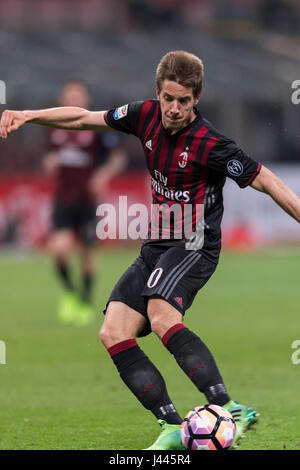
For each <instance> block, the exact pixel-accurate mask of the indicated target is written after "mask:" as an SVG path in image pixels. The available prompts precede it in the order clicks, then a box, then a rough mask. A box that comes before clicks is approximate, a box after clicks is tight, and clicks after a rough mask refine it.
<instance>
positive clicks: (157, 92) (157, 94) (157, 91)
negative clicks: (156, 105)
mask: <svg viewBox="0 0 300 470" xmlns="http://www.w3.org/2000/svg"><path fill="white" fill-rule="evenodd" d="M159 93H160V92H159V89H158V87H156V98H157V99H158V100H159Z"/></svg>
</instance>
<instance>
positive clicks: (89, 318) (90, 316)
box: [73, 301, 95, 326]
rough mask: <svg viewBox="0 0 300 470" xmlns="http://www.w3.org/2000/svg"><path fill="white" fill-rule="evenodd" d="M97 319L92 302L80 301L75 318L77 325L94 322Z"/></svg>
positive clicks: (74, 322)
mask: <svg viewBox="0 0 300 470" xmlns="http://www.w3.org/2000/svg"><path fill="white" fill-rule="evenodd" d="M94 319H95V311H94V309H93V307H92V305H91V304H89V303H86V302H82V301H81V302H79V305H78V309H77V311H76V315H75V317H74V319H73V324H74V325H75V326H86V325H89V324H90V323H92V322H93V321H94Z"/></svg>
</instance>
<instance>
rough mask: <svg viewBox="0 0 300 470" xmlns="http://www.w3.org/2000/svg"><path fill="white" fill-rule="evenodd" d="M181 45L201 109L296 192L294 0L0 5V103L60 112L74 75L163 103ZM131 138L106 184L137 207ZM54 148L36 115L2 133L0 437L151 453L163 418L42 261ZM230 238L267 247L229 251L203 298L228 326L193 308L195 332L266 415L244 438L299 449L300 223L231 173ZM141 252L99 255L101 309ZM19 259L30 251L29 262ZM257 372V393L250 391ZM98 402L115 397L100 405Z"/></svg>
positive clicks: (110, 197)
mask: <svg viewBox="0 0 300 470" xmlns="http://www.w3.org/2000/svg"><path fill="white" fill-rule="evenodd" d="M173 49H186V50H188V51H190V52H193V53H195V54H197V55H199V56H200V57H201V58H202V59H203V61H204V64H205V82H204V89H203V95H202V98H201V108H202V112H203V114H204V115H205V116H206V117H207V118H208V119H209V120H210V121H211V122H212V123H214V124H215V125H216V127H218V128H219V129H220V130H221V131H223V132H224V133H225V134H228V135H229V136H231V137H233V138H234V139H235V140H236V141H237V142H238V143H239V144H240V145H241V146H242V148H243V149H244V150H245V151H246V152H247V153H248V154H249V155H250V156H252V157H253V158H255V159H256V160H258V161H260V162H261V163H262V164H265V165H266V166H268V167H269V168H270V169H272V170H274V172H275V173H276V174H277V175H278V176H280V177H281V178H282V179H283V181H284V182H286V184H288V185H289V186H290V187H291V188H292V189H293V190H294V191H295V192H296V193H297V194H298V195H299V196H300V177H299V176H300V161H299V155H300V132H299V109H300V105H299V106H297V105H295V104H293V103H292V100H291V95H292V92H293V90H292V88H291V85H292V83H293V81H294V80H297V79H300V67H299V59H300V4H299V2H298V1H297V0H227V1H226V2H225V1H222V0H186V1H181V0H123V1H122V0H72V2H70V1H68V0H26V1H25V0H7V1H6V0H0V50H1V52H0V58H1V60H0V64H1V67H0V80H3V81H4V82H5V83H6V87H7V96H6V104H5V105H4V104H3V105H0V111H2V110H3V109H5V108H8V109H39V108H44V107H52V106H55V105H56V102H57V101H56V100H57V96H58V93H59V91H60V89H61V87H62V85H63V84H64V82H65V81H66V80H68V79H70V78H76V79H81V80H84V81H85V82H86V83H87V84H88V86H89V87H90V90H91V94H92V97H93V107H92V108H93V109H94V110H97V109H106V108H109V107H112V106H114V105H117V104H120V105H122V104H125V103H127V102H130V101H134V100H143V99H146V98H152V97H154V95H155V89H154V74H155V67H156V65H157V63H158V61H159V59H160V58H161V56H162V55H163V54H164V53H166V52H167V51H169V50H173ZM123 143H124V146H125V148H126V149H127V152H128V155H129V165H128V167H127V169H126V174H125V175H122V176H120V177H119V178H117V179H116V180H115V181H114V182H113V184H112V185H111V187H110V190H109V191H108V193H107V202H115V201H116V200H117V198H118V196H119V194H127V195H128V196H129V201H130V202H133V201H134V202H145V201H146V202H149V189H148V176H147V174H146V173H145V164H144V156H143V154H142V149H141V147H140V145H139V143H138V142H137V141H136V139H135V138H134V137H127V136H124V140H123ZM45 145H46V131H45V129H43V128H41V127H39V126H34V125H32V126H31V125H28V126H25V128H23V129H21V131H19V132H17V133H16V134H14V135H13V136H12V137H10V138H9V139H8V140H6V141H2V142H0V250H1V252H0V260H1V264H2V266H3V270H2V274H1V291H2V313H1V320H0V322H1V323H0V339H3V340H5V341H6V343H7V345H8V346H7V347H8V350H7V362H8V364H11V367H8V366H7V367H6V368H5V367H4V366H3V367H2V366H1V365H0V368H1V370H0V372H1V374H2V378H1V380H2V385H3V387H1V392H0V393H1V404H2V409H1V425H2V429H7V430H8V432H7V433H4V434H1V436H0V447H1V448H2V449H3V448H58V447H59V448H99V446H100V448H102V449H105V448H106V449H114V448H116V445H119V446H120V447H119V448H125V449H126V448H127V449H128V448H142V446H145V445H146V444H149V443H150V442H151V440H153V437H154V436H155V433H156V432H157V430H156V427H155V423H153V420H151V419H150V417H148V416H147V417H146V418H145V413H144V411H143V410H140V408H138V405H136V403H135V400H134V398H132V400H131V397H129V396H128V393H127V392H126V391H124V389H123V388H121V384H120V383H119V379H118V378H117V375H116V373H114V371H112V368H111V365H110V362H109V359H108V358H107V357H106V356H105V354H106V353H105V351H104V352H103V351H102V349H103V348H102V349H101V354H102V355H101V359H100V364H101V366H102V367H101V369H99V363H98V357H99V345H98V341H97V338H96V336H97V335H96V334H95V328H94V327H93V329H90V328H87V329H83V330H81V331H78V330H76V331H75V329H64V328H62V327H61V326H60V325H57V324H56V319H55V312H54V310H55V298H56V297H57V295H58V294H57V291H58V286H57V283H55V280H54V276H53V275H52V274H53V273H52V267H51V265H50V261H48V259H47V258H45V257H44V256H43V255H36V253H37V252H38V253H39V250H40V249H43V246H44V242H45V239H46V237H47V233H48V231H49V219H50V211H51V201H52V194H53V190H54V186H53V181H52V180H51V179H49V176H47V175H46V174H45V173H44V171H43V167H42V161H41V160H42V158H41V157H42V156H43V155H44V153H45ZM223 241H224V245H225V247H227V248H231V249H234V250H246V251H248V250H249V249H251V250H254V249H261V248H263V249H265V248H267V250H266V252H265V253H264V254H263V253H262V250H261V251H260V253H259V254H258V255H257V254H256V253H254V254H253V255H252V252H251V253H249V254H247V253H246V254H245V253H244V254H242V253H240V254H233V255H228V254H225V256H224V264H223V265H222V264H221V265H222V266H221V267H220V268H219V269H220V270H219V271H218V272H217V274H216V277H215V280H214V281H212V284H210V285H209V286H208V288H207V290H205V292H204V294H203V296H202V297H201V302H200V300H198V301H197V302H196V303H195V306H194V307H193V308H194V309H196V310H197V309H200V310H201V308H204V311H210V310H211V311H213V312H214V313H218V314H219V316H218V317H216V318H218V322H219V323H218V325H219V328H216V329H215V328H214V327H213V326H212V324H211V321H210V320H209V319H207V318H205V320H204V319H203V316H202V317H201V318H200V315H199V316H198V317H197V315H196V316H193V317H191V318H193V319H191V322H192V326H193V325H194V326H195V328H196V329H197V328H199V329H201V328H202V329H203V325H204V330H205V334H204V337H205V335H206V334H207V332H208V333H209V334H208V337H209V344H212V345H214V349H213V350H214V352H215V353H216V354H217V358H220V362H221V366H222V370H223V371H224V374H225V376H226V377H227V378H228V381H229V382H230V383H231V386H232V388H233V390H234V391H235V392H236V395H239V397H241V400H249V402H250V405H251V406H257V407H258V408H259V409H260V411H262V412H265V417H267V418H266V419H267V424H266V427H265V428H264V427H261V428H258V434H256V435H255V434H253V435H252V438H251V439H252V440H251V439H250V444H248V447H247V443H246V446H245V445H244V448H261V447H263V448H283V447H284V446H285V448H295V445H299V442H296V440H298V441H300V429H299V421H300V420H299V412H298V411H297V413H298V414H297V413H296V409H297V410H298V408H297V406H296V402H297V400H296V398H295V397H296V396H297V393H298V391H299V390H298V388H299V387H298V386H297V384H296V382H295V380H294V378H295V366H294V365H291V363H290V353H291V350H290V344H291V342H292V340H294V339H296V337H295V335H296V336H297V333H296V332H297V331H299V324H298V320H297V318H298V314H299V311H298V305H299V295H298V294H297V292H298V290H297V289H298V281H297V279H299V269H298V268H299V264H298V263H297V255H298V254H299V249H298V246H299V242H300V231H299V228H298V225H297V223H296V222H294V221H293V220H292V219H291V218H290V217H289V216H287V215H286V214H285V213H283V212H282V211H281V210H280V209H279V208H278V207H276V205H275V204H274V203H273V202H272V201H271V200H270V199H269V198H267V197H266V196H264V195H262V194H260V193H257V192H255V191H253V190H252V189H245V190H243V191H241V190H239V189H238V188H237V186H236V185H235V184H234V183H232V182H231V181H228V182H227V183H226V185H225V217H224V222H223ZM115 243H118V242H115ZM278 244H280V246H282V245H284V247H286V246H288V245H292V251H291V252H290V255H289V254H286V253H285V251H282V250H281V251H279V250H278V248H276V247H277V246H278ZM103 246H105V244H102V247H103ZM137 246H138V245H136V246H131V247H130V248H129V249H130V251H129V252H128V253H127V252H126V251H125V252H123V254H122V255H119V254H118V252H114V253H112V254H111V253H109V252H108V253H104V254H103V257H100V262H99V264H100V270H101V273H102V274H101V279H100V291H99V292H100V293H99V295H98V298H97V301H98V302H99V305H100V306H101V307H102V306H103V304H104V303H105V299H106V295H107V293H108V292H109V291H110V289H111V287H112V285H113V283H114V282H115V280H116V279H117V278H118V276H119V273H121V272H122V270H123V269H125V267H126V266H127V265H128V264H129V263H130V262H131V260H132V259H133V257H134V255H135V253H136V251H137V249H138V248H137ZM274 246H275V248H273V247H274ZM108 247H109V244H108ZM270 247H271V248H270ZM37 250H38V251H37ZM16 252H17V253H18V256H17V257H15V253H16ZM24 253H26V254H29V256H28V257H27V256H26V257H25V258H24V257H23V254H24ZM31 254H33V256H32V257H31ZM278 254H280V255H281V258H280V260H279V258H278ZM24 259H25V261H26V262H25V263H24ZM242 266H244V268H243V269H242ZM233 292H234V302H232V294H230V293H233ZM257 305H259V306H260V308H257ZM53 312H54V313H53ZM241 312H243V313H244V315H245V316H244V317H243V321H242V322H241V321H240V314H241ZM262 314H264V318H262ZM229 315H231V316H229ZM227 318H229V322H230V325H231V328H230V335H234V337H235V340H236V339H237V338H239V341H238V342H236V341H235V342H232V341H231V337H228V336H226V335H227V333H226V334H225V337H224V334H223V332H224V331H227V329H228V328H229V327H228V321H227ZM283 318H286V322H285V328H284V331H283V330H282V325H283V321H284V320H283ZM200 321H201V322H202V323H201V328H200V324H199V322H200ZM203 321H204V323H203ZM197 322H198V323H197ZM257 324H259V325H260V328H259V329H258V328H257V327H256V326H255V325H257ZM230 335H229V336H230ZM255 335H256V336H255ZM298 336H299V335H298ZM91 338H92V339H91ZM253 338H255V340H256V342H255V341H253ZM147 341H148V343H147ZM152 341H153V344H152ZM154 341H155V339H154V340H152V339H148V338H146V339H145V344H146V346H145V348H146V350H147V347H148V349H149V350H150V349H151V352H150V355H154V358H155V359H156V360H157V362H158V363H159V361H162V360H166V354H165V353H162V354H165V355H164V356H162V355H161V351H160V350H159V351H158V349H159V348H157V347H156V343H155V347H154ZM222 344H223V346H225V352H224V349H222ZM275 344H276V348H275V349H274V345H275ZM147 345H148V346H147ZM156 350H157V352H156ZM271 352H272V353H271ZM249 353H250V354H252V356H251V357H252V359H253V360H252V362H251V364H250V363H248V362H247V357H248V355H249ZM151 357H152V356H151ZM162 357H163V359H162ZM260 363H261V365H262V367H261V368H259V364H260ZM45 364H48V368H46V369H45V368H44V366H45ZM168 364H169V363H168ZM106 366H107V367H106ZM172 367H173V366H171V365H170V364H169V365H168V367H167V366H165V370H164V366H163V365H162V368H163V372H164V373H165V374H166V377H167V379H168V383H170V384H171V386H173V389H174V390H176V392H173V396H174V395H175V398H176V399H177V400H178V402H179V407H181V409H184V410H185V411H187V410H188V409H189V407H190V406H191V403H192V406H194V405H196V404H198V403H194V401H195V392H194V391H193V392H194V395H192V393H193V392H189V394H186V389H187V388H188V385H187V384H186V383H185V382H184V385H183V389H184V390H183V389H182V390H181V383H180V384H178V382H175V381H176V380H177V372H176V371H177V369H176V365H174V369H173V368H172ZM298 367H299V366H298ZM297 372H298V370H297ZM109 374H111V376H110V375H109ZM113 374H114V375H113ZM249 378H251V379H254V380H255V382H254V383H255V384H256V385H255V387H256V388H257V387H258V389H259V393H256V390H254V389H253V390H252V389H251V388H248V387H247V384H248V383H249ZM283 383H285V384H287V388H286V389H285V391H284V394H283V398H284V400H285V401H284V403H285V405H284V406H283V407H282V406H281V405H282V395H281V394H280V391H281V387H282V384H283ZM53 384H55V387H53ZM5 387H6V388H5ZM120 389H121V390H122V391H123V392H124V394H123V395H121V397H120V394H119V390H120ZM4 390H7V391H8V393H5V394H4ZM50 390H51V393H50V392H49V391H50ZM20 392H22V393H20ZM117 393H118V395H117ZM272 393H273V395H272ZM258 395H259V397H260V401H258ZM271 395H272V396H271ZM103 396H106V397H109V398H107V400H106V402H105V403H103V401H102V398H101V397H103ZM193 400H194V401H193ZM99 406H100V408H101V413H102V415H101V416H102V423H103V420H104V419H107V420H108V421H107V423H108V424H107V428H106V431H105V433H106V434H105V433H104V434H103V431H102V428H101V423H99V422H98V421H97V419H96V416H97V413H98V410H99ZM112 407H114V410H115V411H116V410H118V408H120V409H121V408H122V416H123V417H124V419H127V420H128V423H129V425H131V428H130V427H129V428H128V430H127V433H126V437H125V436H124V432H121V429H119V426H118V422H117V418H116V416H117V411H116V413H115V414H114V415H113V416H112V415H111V414H109V409H111V408H112ZM274 407H275V408H276V407H277V408H276V410H277V415H276V416H277V417H276V418H275V421H274V419H273V412H274ZM49 408H50V409H51V412H49ZM280 413H281V414H280ZM287 413H288V414H289V416H290V421H289V425H288V424H287V423H286V422H285V418H286V414H287ZM297 416H298V417H297ZM147 419H148V421H147ZM276 419H277V421H276ZM145 420H146V422H147V424H148V427H147V429H146V430H145V433H144V432H143V433H139V435H138V436H137V433H136V426H142V425H143V424H144V423H145ZM78 421H80V437H79V435H78V434H77V433H76V429H77V428H78ZM150 421H151V422H150ZM279 423H280V431H279V433H278V426H277V425H278V424H279ZM274 425H275V428H276V429H277V431H276V432H277V435H276V436H275V438H274V439H275V441H274V440H273V441H272V439H273V436H274V434H272V430H273V429H274ZM291 425H292V428H291V427H289V426H291ZM291 429H292V431H291ZM274 432H275V431H274ZM297 433H298V434H297ZM142 434H143V435H142ZM130 435H132V441H130V438H129V437H128V436H130ZM100 436H101V439H100ZM99 439H100V441H99ZM143 439H144V440H143ZM116 442H118V444H116ZM274 442H275V443H274ZM122 446H123V447H122ZM135 446H137V447H135ZM274 446H275V447H274ZM276 446H277V447H276ZM298 448H299V447H298Z"/></svg>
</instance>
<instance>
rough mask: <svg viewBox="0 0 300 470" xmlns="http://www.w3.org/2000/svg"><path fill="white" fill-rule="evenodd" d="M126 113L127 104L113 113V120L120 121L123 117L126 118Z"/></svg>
mask: <svg viewBox="0 0 300 470" xmlns="http://www.w3.org/2000/svg"><path fill="white" fill-rule="evenodd" d="M127 112H128V104H125V105H124V106H121V108H116V109H115V112H114V119H115V120H116V121H117V120H118V119H122V118H123V117H125V116H127Z"/></svg>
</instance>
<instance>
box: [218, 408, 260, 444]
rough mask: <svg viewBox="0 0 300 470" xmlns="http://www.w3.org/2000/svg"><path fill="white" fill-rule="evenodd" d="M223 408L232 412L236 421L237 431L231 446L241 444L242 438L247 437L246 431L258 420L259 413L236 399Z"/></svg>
mask: <svg viewBox="0 0 300 470" xmlns="http://www.w3.org/2000/svg"><path fill="white" fill-rule="evenodd" d="M223 408H225V410H227V411H229V412H230V413H231V414H232V417H233V419H234V422H235V427H236V432H235V437H234V440H233V443H232V444H231V446H232V447H235V448H236V447H238V445H239V441H240V439H242V438H243V437H245V435H244V433H245V432H246V431H247V430H248V429H249V427H250V426H252V425H253V424H255V423H256V422H257V420H258V417H259V413H257V412H256V411H255V410H253V409H252V408H247V406H245V405H241V404H240V403H239V402H238V401H235V400H230V401H229V402H228V403H226V405H224V406H223Z"/></svg>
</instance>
